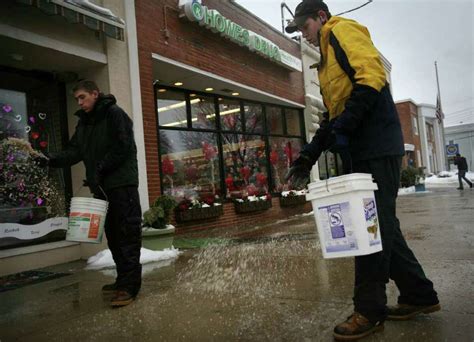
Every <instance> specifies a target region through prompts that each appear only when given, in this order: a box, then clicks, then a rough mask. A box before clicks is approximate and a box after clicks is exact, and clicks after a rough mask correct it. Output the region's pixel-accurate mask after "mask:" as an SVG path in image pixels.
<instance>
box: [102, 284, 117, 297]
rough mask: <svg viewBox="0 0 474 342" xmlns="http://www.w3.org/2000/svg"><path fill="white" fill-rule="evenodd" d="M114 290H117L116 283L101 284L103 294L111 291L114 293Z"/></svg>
mask: <svg viewBox="0 0 474 342" xmlns="http://www.w3.org/2000/svg"><path fill="white" fill-rule="evenodd" d="M115 291H117V284H116V283H113V284H107V285H104V286H102V294H104V295H108V294H113V293H115Z"/></svg>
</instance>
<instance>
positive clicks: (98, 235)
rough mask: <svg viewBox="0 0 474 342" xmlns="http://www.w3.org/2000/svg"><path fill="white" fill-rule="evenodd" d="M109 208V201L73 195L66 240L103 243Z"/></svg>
mask: <svg viewBox="0 0 474 342" xmlns="http://www.w3.org/2000/svg"><path fill="white" fill-rule="evenodd" d="M107 208H108V202H107V201H103V200H100V199H96V198H88V197H73V198H72V199H71V211H70V214H69V224H68V230H67V233H66V240H67V241H77V242H89V243H101V242H102V235H103V234H104V224H105V216H106V214H107Z"/></svg>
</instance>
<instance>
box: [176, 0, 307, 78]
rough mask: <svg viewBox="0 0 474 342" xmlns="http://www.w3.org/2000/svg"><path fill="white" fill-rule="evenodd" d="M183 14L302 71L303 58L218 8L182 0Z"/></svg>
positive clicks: (287, 66)
mask: <svg viewBox="0 0 474 342" xmlns="http://www.w3.org/2000/svg"><path fill="white" fill-rule="evenodd" d="M180 8H181V16H182V17H186V18H187V19H188V20H189V21H193V22H198V23H199V25H201V26H204V27H206V28H207V29H209V30H211V31H212V32H214V33H218V34H220V35H221V36H222V37H225V38H227V39H229V40H231V41H233V42H234V43H236V44H239V45H240V46H244V47H247V48H248V49H249V50H250V51H253V52H255V53H257V54H259V55H261V56H263V57H265V58H268V59H270V60H271V61H272V62H275V63H277V64H279V65H281V66H283V67H285V68H287V69H290V70H294V71H300V72H301V71H302V64H301V59H299V58H296V57H295V56H293V55H291V54H289V53H288V52H286V51H284V50H282V49H280V47H278V45H276V44H275V43H273V42H272V41H270V40H268V39H267V38H264V37H262V36H261V35H259V34H257V33H255V32H252V31H250V30H247V29H246V28H244V27H242V26H240V25H239V24H237V23H235V22H233V21H231V20H229V19H227V18H226V17H224V16H223V15H222V14H220V13H219V12H218V11H217V10H213V9H209V8H208V7H207V6H204V5H202V4H201V2H200V1H197V0H187V1H180Z"/></svg>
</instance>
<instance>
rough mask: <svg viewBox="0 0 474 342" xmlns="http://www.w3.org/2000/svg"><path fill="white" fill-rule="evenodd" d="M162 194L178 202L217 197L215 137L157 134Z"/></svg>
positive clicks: (218, 186)
mask: <svg viewBox="0 0 474 342" xmlns="http://www.w3.org/2000/svg"><path fill="white" fill-rule="evenodd" d="M160 151H161V171H162V175H163V192H164V193H165V194H167V195H171V196H173V197H175V198H176V199H178V200H181V199H183V198H192V199H202V198H206V197H207V196H209V195H220V194H221V189H220V184H221V183H220V179H221V178H220V172H219V158H218V149H217V141H216V134H214V133H204V132H193V131H177V130H160Z"/></svg>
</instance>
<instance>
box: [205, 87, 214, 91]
mask: <svg viewBox="0 0 474 342" xmlns="http://www.w3.org/2000/svg"><path fill="white" fill-rule="evenodd" d="M205 90H206V91H213V90H214V88H206V89H205Z"/></svg>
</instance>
